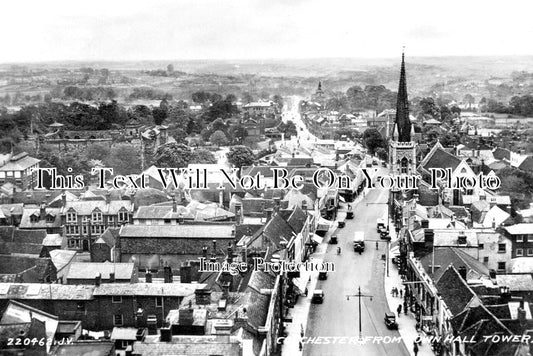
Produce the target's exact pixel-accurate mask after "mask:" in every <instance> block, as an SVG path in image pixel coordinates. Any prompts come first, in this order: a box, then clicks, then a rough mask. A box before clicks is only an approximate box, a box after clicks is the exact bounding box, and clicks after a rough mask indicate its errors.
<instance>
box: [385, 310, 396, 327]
mask: <svg viewBox="0 0 533 356" xmlns="http://www.w3.org/2000/svg"><path fill="white" fill-rule="evenodd" d="M384 321H385V325H386V326H387V328H388V329H398V323H397V322H396V315H394V313H385V318H384Z"/></svg>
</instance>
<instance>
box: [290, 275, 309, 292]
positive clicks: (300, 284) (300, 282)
mask: <svg viewBox="0 0 533 356" xmlns="http://www.w3.org/2000/svg"><path fill="white" fill-rule="evenodd" d="M307 281H308V280H307V279H304V278H302V277H299V278H293V279H292V283H293V284H294V286H295V287H296V288H298V289H299V290H300V293H304V292H305V286H306V285H307Z"/></svg>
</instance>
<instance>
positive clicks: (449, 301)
mask: <svg viewBox="0 0 533 356" xmlns="http://www.w3.org/2000/svg"><path fill="white" fill-rule="evenodd" d="M436 287H437V290H438V291H439V293H440V294H441V297H442V299H443V301H444V302H445V303H446V306H447V307H448V309H449V310H450V311H451V313H452V315H457V314H459V313H461V312H462V311H463V310H464V309H465V308H466V307H467V306H468V305H469V304H470V303H471V302H472V301H473V299H475V298H476V299H477V297H476V295H475V294H474V292H473V291H472V289H470V287H468V285H467V284H466V282H465V281H464V280H463V278H462V277H461V275H460V274H459V272H457V270H456V269H455V268H454V267H453V266H448V267H447V268H446V270H445V271H444V273H443V274H442V276H441V277H440V279H439V280H438V282H437V283H436Z"/></svg>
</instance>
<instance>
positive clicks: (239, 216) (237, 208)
mask: <svg viewBox="0 0 533 356" xmlns="http://www.w3.org/2000/svg"><path fill="white" fill-rule="evenodd" d="M241 223H242V204H241V202H237V203H235V224H237V225H240V224H241Z"/></svg>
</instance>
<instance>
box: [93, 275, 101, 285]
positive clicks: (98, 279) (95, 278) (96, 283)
mask: <svg viewBox="0 0 533 356" xmlns="http://www.w3.org/2000/svg"><path fill="white" fill-rule="evenodd" d="M100 284H102V275H101V274H100V273H98V275H97V276H96V277H94V285H95V286H97V287H98V286H100Z"/></svg>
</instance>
